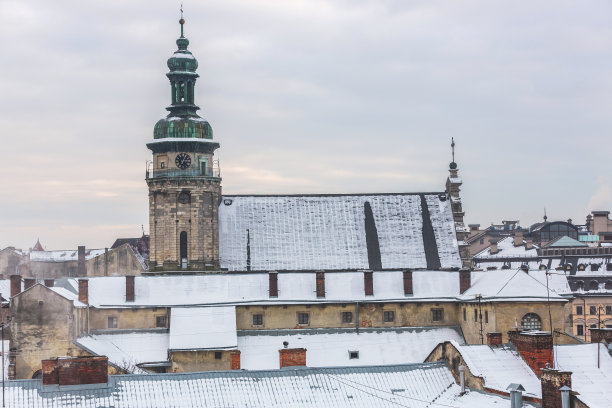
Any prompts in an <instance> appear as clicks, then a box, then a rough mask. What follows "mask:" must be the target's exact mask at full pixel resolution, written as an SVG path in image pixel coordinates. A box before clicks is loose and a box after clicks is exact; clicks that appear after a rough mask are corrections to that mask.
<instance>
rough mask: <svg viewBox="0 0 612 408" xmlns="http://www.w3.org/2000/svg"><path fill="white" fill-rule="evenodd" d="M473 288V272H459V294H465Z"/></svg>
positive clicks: (462, 270) (466, 270)
mask: <svg viewBox="0 0 612 408" xmlns="http://www.w3.org/2000/svg"><path fill="white" fill-rule="evenodd" d="M470 286H472V272H470V270H469V269H461V270H459V293H461V294H463V293H464V292H465V291H466V290H468V289H469V288H470Z"/></svg>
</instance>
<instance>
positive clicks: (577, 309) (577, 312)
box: [576, 306, 582, 316]
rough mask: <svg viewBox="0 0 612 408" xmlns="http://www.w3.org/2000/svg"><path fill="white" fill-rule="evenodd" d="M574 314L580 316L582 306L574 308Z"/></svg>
mask: <svg viewBox="0 0 612 408" xmlns="http://www.w3.org/2000/svg"><path fill="white" fill-rule="evenodd" d="M576 314H577V315H578V316H582V306H576Z"/></svg>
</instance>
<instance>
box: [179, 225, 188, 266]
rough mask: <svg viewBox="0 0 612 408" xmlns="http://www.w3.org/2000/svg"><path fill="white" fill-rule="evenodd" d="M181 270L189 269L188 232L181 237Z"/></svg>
mask: <svg viewBox="0 0 612 408" xmlns="http://www.w3.org/2000/svg"><path fill="white" fill-rule="evenodd" d="M180 241H181V242H180V248H181V268H182V269H187V232H185V231H182V232H181V235H180Z"/></svg>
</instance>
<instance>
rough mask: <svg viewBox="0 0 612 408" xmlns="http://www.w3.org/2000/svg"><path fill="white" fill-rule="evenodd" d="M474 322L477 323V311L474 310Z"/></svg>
mask: <svg viewBox="0 0 612 408" xmlns="http://www.w3.org/2000/svg"><path fill="white" fill-rule="evenodd" d="M474 321H475V322H477V321H478V309H474Z"/></svg>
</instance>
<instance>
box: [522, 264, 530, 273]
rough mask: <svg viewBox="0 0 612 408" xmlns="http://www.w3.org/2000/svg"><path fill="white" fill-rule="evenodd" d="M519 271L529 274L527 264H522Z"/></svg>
mask: <svg viewBox="0 0 612 408" xmlns="http://www.w3.org/2000/svg"><path fill="white" fill-rule="evenodd" d="M521 271H523V272H525V273H529V265H527V264H522V265H521Z"/></svg>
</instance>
